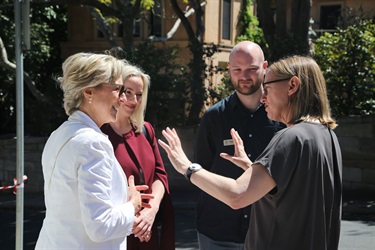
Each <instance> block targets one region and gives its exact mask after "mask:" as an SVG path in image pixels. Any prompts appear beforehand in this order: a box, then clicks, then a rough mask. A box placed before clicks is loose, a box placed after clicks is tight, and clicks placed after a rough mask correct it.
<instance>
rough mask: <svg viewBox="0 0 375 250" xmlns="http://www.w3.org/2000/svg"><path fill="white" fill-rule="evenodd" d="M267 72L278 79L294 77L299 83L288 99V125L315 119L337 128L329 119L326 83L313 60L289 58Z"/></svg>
mask: <svg viewBox="0 0 375 250" xmlns="http://www.w3.org/2000/svg"><path fill="white" fill-rule="evenodd" d="M268 70H269V71H272V72H273V74H274V75H275V76H276V77H280V78H288V77H290V78H291V77H293V76H296V77H298V78H299V80H300V82H301V85H300V88H299V89H298V91H297V92H296V93H294V94H293V95H292V96H291V97H290V106H291V119H290V121H289V123H290V124H296V123H298V122H300V121H305V120H308V119H309V118H316V119H319V120H320V122H321V123H323V124H328V125H329V127H330V128H332V129H333V128H335V127H336V126H337V124H336V121H335V120H334V119H333V118H332V117H331V109H330V106H329V101H328V97H327V90H326V81H325V79H324V76H323V74H322V71H321V70H320V67H319V65H318V64H317V63H316V62H315V60H314V59H312V58H310V57H305V56H291V57H287V58H284V59H281V60H279V61H277V62H275V63H273V64H272V65H271V66H270V67H269V68H268Z"/></svg>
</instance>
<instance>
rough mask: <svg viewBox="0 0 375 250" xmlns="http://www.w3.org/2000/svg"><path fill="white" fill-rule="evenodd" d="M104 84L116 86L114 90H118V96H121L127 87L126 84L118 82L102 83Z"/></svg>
mask: <svg viewBox="0 0 375 250" xmlns="http://www.w3.org/2000/svg"><path fill="white" fill-rule="evenodd" d="M102 84H105V85H107V86H115V87H116V89H115V90H114V91H117V92H118V96H119V97H120V96H121V95H122V94H124V93H126V88H125V86H124V85H122V84H117V83H102Z"/></svg>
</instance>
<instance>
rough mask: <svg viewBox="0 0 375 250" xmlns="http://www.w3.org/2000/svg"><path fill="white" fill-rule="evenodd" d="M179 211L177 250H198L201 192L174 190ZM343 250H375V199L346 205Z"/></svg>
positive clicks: (30, 230) (35, 219) (9, 208)
mask: <svg viewBox="0 0 375 250" xmlns="http://www.w3.org/2000/svg"><path fill="white" fill-rule="evenodd" d="M171 191H172V200H173V203H174V206H175V210H176V249H177V250H193V249H198V243H197V239H196V229H195V224H194V208H195V205H194V204H195V200H196V197H197V194H198V193H197V190H196V189H194V188H191V189H189V190H173V189H172V190H171ZM15 199H16V198H15V195H13V194H12V193H11V191H3V192H1V193H0V221H1V223H0V232H1V234H0V249H2V250H8V249H9V250H12V249H15V227H16V224H15V221H16V219H15V205H16V200H15ZM24 204H25V209H24V236H23V238H24V249H25V250H29V249H34V246H35V242H36V239H37V237H38V234H39V230H40V228H41V225H42V220H43V218H44V203H43V195H42V194H25V200H24ZM339 250H375V196H372V197H371V198H369V196H365V197H360V196H358V195H356V194H354V195H353V194H352V195H351V196H349V197H346V198H345V200H344V203H343V221H342V230H341V239H340V247H339Z"/></svg>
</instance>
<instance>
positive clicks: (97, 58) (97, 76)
mask: <svg viewBox="0 0 375 250" xmlns="http://www.w3.org/2000/svg"><path fill="white" fill-rule="evenodd" d="M127 65H128V63H127V61H126V60H120V59H117V58H115V57H113V56H111V55H106V54H94V53H83V52H81V53H77V54H74V55H72V56H70V57H68V58H67V59H66V60H65V61H64V63H63V65H62V71H63V76H62V77H59V78H58V79H57V80H58V82H59V83H60V87H61V89H62V90H63V92H64V109H65V113H66V114H67V115H68V116H70V115H71V114H72V113H73V112H74V111H76V110H78V109H79V108H80V106H81V105H82V102H83V91H84V89H86V88H90V87H96V86H98V85H100V84H102V83H110V84H114V83H115V81H116V80H117V79H118V78H119V77H121V76H122V78H123V79H124V74H123V72H124V68H125V66H127Z"/></svg>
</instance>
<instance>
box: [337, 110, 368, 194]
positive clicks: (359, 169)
mask: <svg viewBox="0 0 375 250" xmlns="http://www.w3.org/2000/svg"><path fill="white" fill-rule="evenodd" d="M338 124H339V126H338V127H337V128H336V129H335V132H336V134H337V136H338V138H339V142H340V146H341V151H342V155H343V165H344V169H343V187H344V190H353V191H370V192H371V191H375V116H366V117H358V116H355V117H345V118H342V119H340V120H338Z"/></svg>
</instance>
